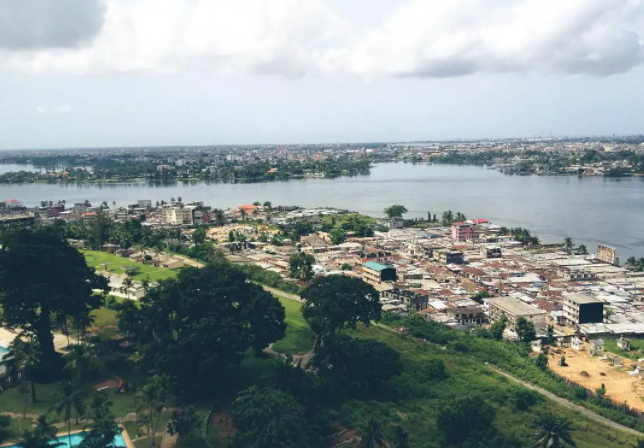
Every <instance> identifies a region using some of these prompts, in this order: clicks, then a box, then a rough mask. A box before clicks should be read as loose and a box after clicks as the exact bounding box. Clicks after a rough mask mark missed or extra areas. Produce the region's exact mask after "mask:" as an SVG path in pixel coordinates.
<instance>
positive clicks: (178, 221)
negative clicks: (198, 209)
mask: <svg viewBox="0 0 644 448" xmlns="http://www.w3.org/2000/svg"><path fill="white" fill-rule="evenodd" d="M192 210H193V209H192V208H189V207H164V209H163V220H164V221H165V222H166V223H167V224H171V225H173V226H179V225H183V224H188V225H190V224H192Z"/></svg>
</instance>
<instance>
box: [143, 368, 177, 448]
mask: <svg viewBox="0 0 644 448" xmlns="http://www.w3.org/2000/svg"><path fill="white" fill-rule="evenodd" d="M169 381H170V380H169V378H168V377H167V376H166V375H154V376H153V377H152V378H150V380H149V381H148V383H147V384H146V385H145V386H143V387H141V388H140V389H139V391H138V392H137V393H136V395H135V396H134V404H135V406H136V413H137V416H144V417H145V421H146V423H147V426H148V437H149V440H150V447H152V446H154V443H155V437H156V428H157V426H158V425H159V419H160V418H161V412H162V411H163V410H164V409H165V408H166V401H167V399H168V396H169V389H170V385H169Z"/></svg>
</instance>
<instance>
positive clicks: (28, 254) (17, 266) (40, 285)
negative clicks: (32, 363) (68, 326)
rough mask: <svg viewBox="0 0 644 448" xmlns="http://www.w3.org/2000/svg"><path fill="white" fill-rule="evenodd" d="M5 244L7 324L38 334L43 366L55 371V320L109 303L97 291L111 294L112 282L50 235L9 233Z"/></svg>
mask: <svg viewBox="0 0 644 448" xmlns="http://www.w3.org/2000/svg"><path fill="white" fill-rule="evenodd" d="M1 243H2V248H1V249H0V305H2V308H3V311H4V315H3V320H4V323H5V325H8V326H10V327H11V326H21V327H22V328H23V329H25V330H27V331H32V332H34V333H35V335H36V337H37V339H38V343H39V345H40V350H41V351H42V358H41V361H42V363H43V364H44V365H45V366H49V367H50V368H51V369H53V366H55V365H56V360H57V356H56V351H55V349H54V340H53V336H52V333H51V327H52V324H51V319H52V315H53V314H56V315H58V314H60V315H64V316H70V317H72V316H77V315H79V314H82V313H88V314H89V311H90V310H93V309H96V308H98V307H99V306H100V305H101V303H102V301H103V298H102V297H101V296H100V295H95V294H94V293H93V290H94V289H100V290H104V291H107V289H108V286H107V279H106V278H104V277H101V276H98V275H96V274H95V273H94V269H92V268H89V267H88V266H87V262H86V261H85V258H84V257H83V255H82V254H81V253H80V252H78V251H77V250H76V249H74V248H72V247H71V246H69V244H68V243H67V242H66V241H63V240H61V239H60V238H59V237H57V236H55V235H53V234H51V233H49V232H48V231H46V230H42V229H38V230H26V229H20V230H17V231H15V232H7V233H5V234H3V236H2V238H1ZM34 273H37V275H34ZM51 371H52V370H50V372H51ZM53 371H54V372H55V370H53Z"/></svg>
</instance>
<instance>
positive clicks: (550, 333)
mask: <svg viewBox="0 0 644 448" xmlns="http://www.w3.org/2000/svg"><path fill="white" fill-rule="evenodd" d="M554 342H555V327H554V325H548V326H547V327H546V343H548V344H553V343H554Z"/></svg>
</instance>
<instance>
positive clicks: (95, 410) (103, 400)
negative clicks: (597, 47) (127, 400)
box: [83, 392, 113, 422]
mask: <svg viewBox="0 0 644 448" xmlns="http://www.w3.org/2000/svg"><path fill="white" fill-rule="evenodd" d="M112 405H113V403H112V402H111V401H110V399H109V397H108V396H107V393H106V392H95V393H93V394H92V397H91V399H90V400H89V402H88V404H87V407H86V411H85V414H83V418H85V419H86V420H93V421H95V422H96V421H99V420H101V419H103V418H105V417H106V416H107V417H110V416H112Z"/></svg>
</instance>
